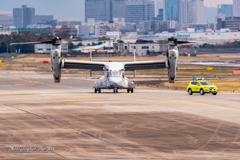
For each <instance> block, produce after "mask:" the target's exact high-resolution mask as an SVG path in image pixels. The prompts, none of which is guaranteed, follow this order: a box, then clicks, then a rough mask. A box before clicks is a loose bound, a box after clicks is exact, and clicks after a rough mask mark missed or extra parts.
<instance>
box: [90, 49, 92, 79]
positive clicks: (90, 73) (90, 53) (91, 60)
mask: <svg viewBox="0 0 240 160" xmlns="http://www.w3.org/2000/svg"><path fill="white" fill-rule="evenodd" d="M90 61H92V50H91V49H90ZM90 77H92V70H90Z"/></svg>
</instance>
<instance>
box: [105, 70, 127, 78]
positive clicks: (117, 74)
mask: <svg viewBox="0 0 240 160" xmlns="http://www.w3.org/2000/svg"><path fill="white" fill-rule="evenodd" d="M122 76H123V71H108V72H107V77H108V78H109V77H122Z"/></svg>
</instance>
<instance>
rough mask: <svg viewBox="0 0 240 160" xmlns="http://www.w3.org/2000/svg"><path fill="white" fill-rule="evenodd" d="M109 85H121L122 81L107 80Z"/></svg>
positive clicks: (119, 79) (115, 79)
mask: <svg viewBox="0 0 240 160" xmlns="http://www.w3.org/2000/svg"><path fill="white" fill-rule="evenodd" d="M109 84H110V85H111V86H116V85H118V86H119V85H122V79H121V78H109Z"/></svg>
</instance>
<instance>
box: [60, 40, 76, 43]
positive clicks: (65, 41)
mask: <svg viewBox="0 0 240 160" xmlns="http://www.w3.org/2000/svg"><path fill="white" fill-rule="evenodd" d="M77 40H78V39H62V43H70V42H72V41H77Z"/></svg>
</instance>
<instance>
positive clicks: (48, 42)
mask: <svg viewBox="0 0 240 160" xmlns="http://www.w3.org/2000/svg"><path fill="white" fill-rule="evenodd" d="M18 44H52V41H42V42H22V43H10V44H9V45H10V46H12V45H18Z"/></svg>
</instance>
